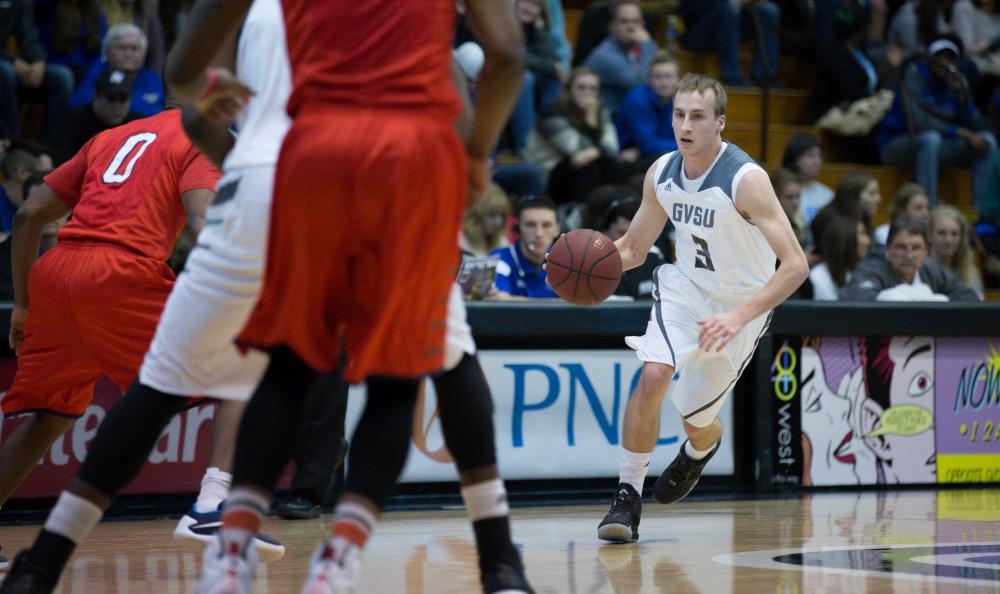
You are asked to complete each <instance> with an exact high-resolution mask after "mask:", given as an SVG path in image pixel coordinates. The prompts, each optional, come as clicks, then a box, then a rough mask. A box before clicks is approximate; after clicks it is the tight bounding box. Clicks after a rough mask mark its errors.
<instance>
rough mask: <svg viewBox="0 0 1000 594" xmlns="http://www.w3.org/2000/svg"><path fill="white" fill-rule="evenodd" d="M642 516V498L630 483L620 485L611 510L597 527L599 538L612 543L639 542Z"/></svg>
mask: <svg viewBox="0 0 1000 594" xmlns="http://www.w3.org/2000/svg"><path fill="white" fill-rule="evenodd" d="M641 516H642V496H641V495H639V493H637V492H636V490H635V488H634V487H632V485H630V484H628V483H621V484H619V485H618V491H616V492H615V498H614V500H612V502H611V510H610V511H609V512H608V515H606V516H604V519H603V520H601V523H600V524H599V525H598V526H597V538H600V539H601V540H607V541H611V542H635V541H637V540H639V518H640V517H641Z"/></svg>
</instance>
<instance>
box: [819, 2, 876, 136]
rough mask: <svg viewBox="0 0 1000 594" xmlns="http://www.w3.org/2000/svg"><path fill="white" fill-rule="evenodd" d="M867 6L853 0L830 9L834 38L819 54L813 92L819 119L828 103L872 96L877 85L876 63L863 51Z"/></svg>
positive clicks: (825, 110)
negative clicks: (832, 9)
mask: <svg viewBox="0 0 1000 594" xmlns="http://www.w3.org/2000/svg"><path fill="white" fill-rule="evenodd" d="M867 27H868V9H867V8H866V7H865V6H864V5H862V4H860V3H858V2H855V1H853V0H850V1H848V2H841V3H840V5H839V6H838V7H837V9H836V10H834V11H833V33H834V39H833V42H832V43H831V44H830V47H828V48H826V49H825V50H824V51H823V52H821V53H820V55H819V65H818V66H819V67H818V68H817V70H816V82H815V84H814V86H813V94H812V114H813V118H814V119H819V118H820V117H822V116H823V114H825V113H826V112H827V111H828V110H829V109H830V108H831V107H834V106H842V107H844V106H847V105H849V104H851V103H853V102H854V101H857V100H859V99H864V98H865V97H871V96H872V95H874V94H875V92H876V91H877V90H878V88H879V77H878V71H877V69H876V66H875V63H874V62H873V61H872V59H871V58H870V57H869V56H868V55H867V54H866V53H865V47H864V45H865V44H864V41H865V40H864V37H865V33H866V31H867Z"/></svg>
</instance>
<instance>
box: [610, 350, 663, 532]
mask: <svg viewBox="0 0 1000 594" xmlns="http://www.w3.org/2000/svg"><path fill="white" fill-rule="evenodd" d="M673 375H674V368H673V367H671V366H670V365H665V364H663V363H653V362H648V361H647V362H646V363H644V364H643V366H642V373H641V375H640V376H639V382H638V384H636V387H635V390H634V391H633V392H632V395H631V397H630V398H629V401H628V404H627V405H626V407H625V422H624V425H623V427H622V452H621V459H620V461H619V463H618V488H617V489H616V491H615V496H614V499H613V500H612V502H611V509H610V510H609V511H608V513H607V514H606V515H605V516H604V519H603V520H602V521H601V523H600V525H599V526H598V527H597V536H598V538H600V539H602V540H608V541H612V542H631V541H634V540H637V539H638V538H639V521H640V518H641V515H642V486H643V482H644V481H645V480H646V473H648V472H649V460H650V458H651V457H652V455H653V448H655V447H656V440H657V439H658V437H659V433H660V406H661V405H662V404H663V397H664V396H665V395H666V393H667V389H668V388H669V387H670V381H671V379H672V378H673Z"/></svg>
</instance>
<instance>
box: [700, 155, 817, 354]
mask: <svg viewBox="0 0 1000 594" xmlns="http://www.w3.org/2000/svg"><path fill="white" fill-rule="evenodd" d="M735 203H736V208H737V210H739V211H740V213H741V214H743V216H745V217H747V218H748V219H750V221H751V222H752V223H753V224H754V225H756V226H757V228H758V229H760V232H761V233H762V234H763V235H764V238H765V239H767V243H768V245H770V246H771V249H772V250H773V251H774V253H775V255H776V256H777V257H778V260H779V261H780V262H781V264H780V265H779V266H778V269H777V271H775V273H774V276H772V277H771V280H769V281H767V282H766V283H765V284H764V286H763V287H761V289H760V291H757V294H756V295H754V296H753V298H751V299H750V301H748V302H747V303H745V304H744V305H742V306H741V307H738V308H736V309H734V310H733V311H731V312H729V313H725V314H717V315H714V316H712V317H710V318H708V319H707V320H701V321H700V322H699V324H700V325H701V334H700V337H699V346H700V347H701V348H702V349H704V350H706V351H709V350H713V349H714V350H717V351H718V350H722V348H723V347H725V346H726V344H727V343H728V342H729V341H730V340H731V339H732V338H733V337H734V336H736V335H737V334H738V333H739V331H740V330H742V329H743V326H745V325H746V324H747V323H749V322H750V321H751V320H755V319H757V318H758V317H760V316H762V315H764V313H766V312H768V311H771V310H772V309H774V308H775V307H777V306H778V305H779V304H780V303H781V302H783V301H784V300H785V299H788V297H789V296H791V294H792V293H794V292H795V290H796V289H797V288H799V286H800V285H801V284H802V283H803V282H804V281H805V280H806V277H808V276H809V264H808V263H807V262H806V256H805V254H804V253H803V252H802V248H801V247H800V246H799V242H798V240H796V239H795V232H794V231H792V225H791V223H789V222H788V217H787V216H785V213H784V211H782V210H781V205H780V204H779V203H778V197H777V196H775V194H774V189H773V188H772V187H771V181H770V180H769V179H768V177H767V174H765V173H764V172H763V171H760V170H753V171H750V172H748V173H747V174H746V175H744V176H743V179H742V180H740V184H739V187H738V188H737V189H736V201H735Z"/></svg>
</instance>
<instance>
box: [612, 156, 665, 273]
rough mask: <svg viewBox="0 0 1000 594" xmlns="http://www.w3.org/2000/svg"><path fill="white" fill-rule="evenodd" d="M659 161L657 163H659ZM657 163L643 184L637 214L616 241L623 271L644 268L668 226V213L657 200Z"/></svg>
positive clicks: (651, 167)
mask: <svg viewBox="0 0 1000 594" xmlns="http://www.w3.org/2000/svg"><path fill="white" fill-rule="evenodd" d="M658 162H659V161H657V163H658ZM655 169H656V163H653V164H652V165H651V166H650V167H649V169H648V170H646V179H645V181H643V183H642V203H641V204H639V210H638V212H636V213H635V217H634V218H633V219H632V223H631V224H630V225H629V226H628V231H626V232H625V235H623V236H621V238H620V239H618V240H617V241H615V247H617V248H618V253H620V254H621V256H622V270H631V269H633V268H638V267H639V266H642V263H643V262H645V261H646V256H647V255H649V250H650V249H651V248H652V247H653V244H654V243H656V239H657V238H658V237H659V236H660V234H661V233H663V227H664V226H666V224H667V213H666V211H665V210H663V207H662V206H660V203H659V201H658V200H657V199H656V190H655V189H654V185H653V173H654V171H655Z"/></svg>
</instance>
